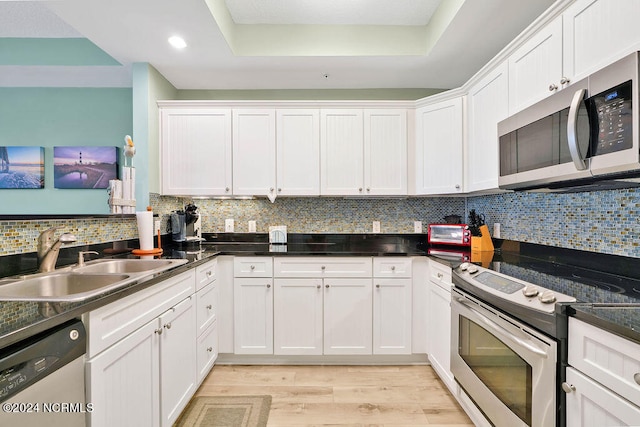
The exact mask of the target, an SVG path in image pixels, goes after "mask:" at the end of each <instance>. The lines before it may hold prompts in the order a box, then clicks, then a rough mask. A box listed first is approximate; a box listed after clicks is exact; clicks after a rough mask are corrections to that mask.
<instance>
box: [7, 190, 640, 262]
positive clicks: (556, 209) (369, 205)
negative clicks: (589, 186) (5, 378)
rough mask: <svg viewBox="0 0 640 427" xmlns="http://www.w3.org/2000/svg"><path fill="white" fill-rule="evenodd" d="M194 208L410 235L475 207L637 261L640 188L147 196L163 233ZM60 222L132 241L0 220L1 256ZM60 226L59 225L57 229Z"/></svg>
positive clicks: (489, 217)
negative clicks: (177, 213)
mask: <svg viewBox="0 0 640 427" xmlns="http://www.w3.org/2000/svg"><path fill="white" fill-rule="evenodd" d="M189 202H193V203H194V204H195V205H196V206H198V208H199V211H200V213H201V215H202V218H203V224H202V229H203V231H204V232H223V231H224V222H225V219H227V218H233V219H234V220H235V231H236V232H240V233H242V232H247V231H248V222H249V221H250V220H253V221H256V225H257V231H258V232H259V233H265V232H267V231H268V229H269V226H270V225H286V226H287V229H288V230H289V231H290V232H292V233H369V232H371V231H372V230H371V228H372V222H373V221H380V228H381V232H382V233H413V222H414V221H422V223H423V225H424V226H425V230H426V225H427V224H428V223H430V222H441V221H442V220H443V218H444V216H446V215H449V214H457V215H461V216H464V217H466V215H467V213H468V212H469V210H470V209H475V210H476V211H477V212H478V213H482V214H484V215H485V217H486V221H487V224H488V225H489V230H493V223H495V222H498V223H500V224H501V237H502V238H504V239H510V240H516V241H523V242H530V243H537V244H543V245H550V246H558V247H565V248H572V249H580V250H586V251H591V252H602V253H607V254H613V255H623V256H630V257H636V258H640V189H630V190H611V191H598V192H588V193H572V194H543V193H503V194H498V195H488V196H477V197H469V198H466V199H465V198H462V197H453V198H446V197H435V198H406V199H355V198H354V199H343V198H337V197H334V198H324V197H320V198H319V197H313V198H279V199H277V200H276V201H275V203H273V204H272V203H271V202H269V201H268V200H267V199H252V200H191V199H185V198H176V197H165V196H159V195H157V194H151V195H150V203H151V205H152V206H153V210H154V213H158V214H159V215H160V217H161V219H162V223H161V228H162V232H163V234H166V233H167V228H168V222H169V221H168V219H169V213H170V212H171V211H174V210H177V209H181V208H183V207H184V205H185V204H186V203H189ZM54 225H60V226H63V230H64V231H69V232H71V233H73V234H75V235H76V237H77V238H78V242H77V243H76V244H77V245H85V244H95V243H104V242H111V241H117V240H127V239H132V238H136V237H137V235H138V233H137V228H136V221H135V218H120V217H114V218H95V219H78V220H38V221H0V255H9V254H15V253H22V252H34V251H35V250H36V239H37V236H38V234H39V233H40V232H41V231H42V230H45V229H46V228H48V227H51V226H54ZM61 231H62V230H61Z"/></svg>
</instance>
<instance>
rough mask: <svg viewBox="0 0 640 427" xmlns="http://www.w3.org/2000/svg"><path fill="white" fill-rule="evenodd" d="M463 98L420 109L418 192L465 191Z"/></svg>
mask: <svg viewBox="0 0 640 427" xmlns="http://www.w3.org/2000/svg"><path fill="white" fill-rule="evenodd" d="M462 165H463V159H462V97H456V98H452V99H450V100H446V101H441V102H438V103H435V104H432V105H428V106H425V107H420V108H418V109H417V110H416V172H415V174H416V188H415V191H416V194H417V195H423V194H450V193H461V192H462V184H463V183H462Z"/></svg>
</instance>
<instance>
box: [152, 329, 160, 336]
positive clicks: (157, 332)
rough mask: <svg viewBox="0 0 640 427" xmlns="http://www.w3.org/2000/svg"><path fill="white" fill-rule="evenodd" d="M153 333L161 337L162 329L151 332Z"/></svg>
mask: <svg viewBox="0 0 640 427" xmlns="http://www.w3.org/2000/svg"><path fill="white" fill-rule="evenodd" d="M153 332H155V333H156V334H158V335H162V328H159V329H156V330H155V331H153Z"/></svg>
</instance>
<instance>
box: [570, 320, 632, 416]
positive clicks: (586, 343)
mask: <svg viewBox="0 0 640 427" xmlns="http://www.w3.org/2000/svg"><path fill="white" fill-rule="evenodd" d="M568 343H569V351H568V360H569V365H571V366H570V367H569V368H567V377H566V381H565V384H563V389H564V390H565V392H566V393H567V426H568V427H590V426H593V427H596V426H597V427H612V426H637V425H639V424H640V345H639V344H637V343H636V342H633V341H630V340H628V339H625V338H622V337H620V336H618V335H614V334H612V333H610V332H608V331H605V330H603V329H600V328H598V327H596V326H593V325H590V324H588V323H585V322H582V321H580V320H578V319H576V318H573V317H570V318H569V339H568Z"/></svg>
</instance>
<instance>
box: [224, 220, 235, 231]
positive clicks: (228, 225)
mask: <svg viewBox="0 0 640 427" xmlns="http://www.w3.org/2000/svg"><path fill="white" fill-rule="evenodd" d="M233 228H234V221H233V219H231V218H228V219H225V220H224V231H225V232H226V233H233Z"/></svg>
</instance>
